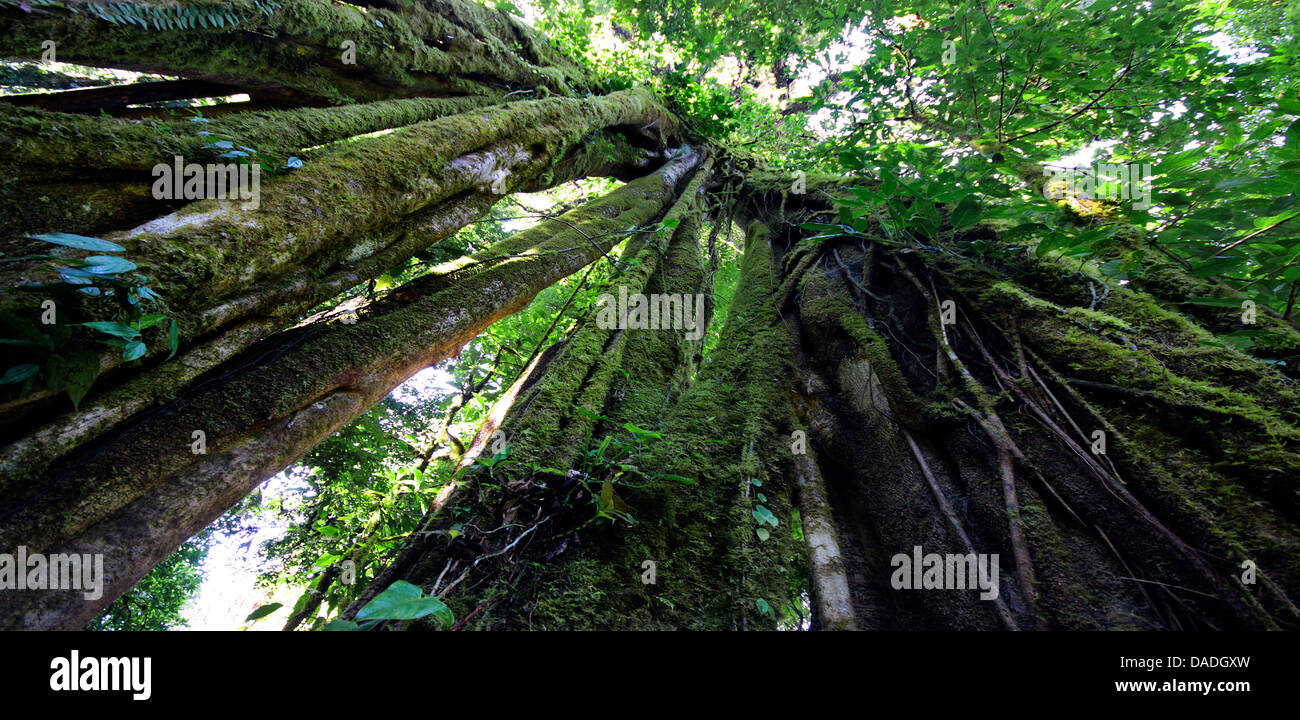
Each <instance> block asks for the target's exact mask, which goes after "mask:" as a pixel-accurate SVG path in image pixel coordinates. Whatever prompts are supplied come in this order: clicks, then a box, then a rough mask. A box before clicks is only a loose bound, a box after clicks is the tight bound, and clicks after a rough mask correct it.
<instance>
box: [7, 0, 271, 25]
mask: <svg viewBox="0 0 1300 720" xmlns="http://www.w3.org/2000/svg"><path fill="white" fill-rule="evenodd" d="M23 2H24V0H0V6H9V7H18V6H19V5H20V4H22V3H23ZM26 4H27V6H28V7H62V8H65V9H67V10H69V11H71V12H72V13H74V14H77V15H82V14H89V15H94V16H95V17H97V18H99V19H100V20H104V21H106V22H110V23H113V24H114V25H138V26H140V27H142V28H144V29H146V30H148V29H149V28H153V29H154V30H193V29H195V28H205V29H210V30H217V29H220V28H225V27H230V26H233V25H236V24H238V23H241V22H244V21H246V20H248V19H249V18H248V16H247V15H244V14H242V12H243V8H236V7H234V6H233V5H229V4H223V5H219V6H218V5H212V6H208V5H176V6H165V7H158V6H153V5H138V4H134V3H100V2H84V3H75V4H65V3H64V2H60V0H26ZM252 6H253V7H255V8H257V9H258V10H259V11H261V13H262V14H263V15H266V16H268V17H269V16H270V15H272V14H274V13H275V12H276V11H277V10H279V9H280V7H281V5H280V3H279V2H277V1H276V0H252Z"/></svg>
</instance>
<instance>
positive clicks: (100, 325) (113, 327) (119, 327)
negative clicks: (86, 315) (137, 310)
mask: <svg viewBox="0 0 1300 720" xmlns="http://www.w3.org/2000/svg"><path fill="white" fill-rule="evenodd" d="M81 324H82V325H85V326H86V327H88V328H93V329H95V330H98V331H100V332H102V333H108V334H109V335H115V336H117V337H120V338H123V339H126V340H130V339H131V338H134V337H137V336H139V334H140V331H139V330H136V329H135V328H133V327H131V326H130V325H123V324H122V323H119V322H109V321H107V320H94V321H91V322H84V323H81Z"/></svg>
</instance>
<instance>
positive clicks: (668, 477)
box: [656, 474, 699, 485]
mask: <svg viewBox="0 0 1300 720" xmlns="http://www.w3.org/2000/svg"><path fill="white" fill-rule="evenodd" d="M656 477H659V478H662V479H664V480H676V481H677V482H679V483H685V484H687V485H699V483H697V482H695V481H694V480H692V479H690V478H688V477H682V476H681V475H671V474H664V475H658V476H656Z"/></svg>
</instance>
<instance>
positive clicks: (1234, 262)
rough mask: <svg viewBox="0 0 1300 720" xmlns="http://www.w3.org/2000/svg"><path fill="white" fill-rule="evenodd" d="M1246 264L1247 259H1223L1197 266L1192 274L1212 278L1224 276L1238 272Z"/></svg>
mask: <svg viewBox="0 0 1300 720" xmlns="http://www.w3.org/2000/svg"><path fill="white" fill-rule="evenodd" d="M1245 264H1246V259H1245V258H1221V259H1217V260H1211V261H1209V262H1207V263H1203V264H1201V265H1197V266H1196V267H1194V268H1192V269H1191V271H1190V272H1191V274H1192V275H1195V276H1197V277H1210V276H1213V275H1223V274H1225V273H1228V272H1231V271H1233V270H1236V269H1237V268H1239V267H1241V266H1242V265H1245Z"/></svg>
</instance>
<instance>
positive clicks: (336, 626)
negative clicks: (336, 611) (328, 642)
mask: <svg viewBox="0 0 1300 720" xmlns="http://www.w3.org/2000/svg"><path fill="white" fill-rule="evenodd" d="M361 629H362V628H361V626H360V625H358V624H356V623H354V622H352V621H351V620H331V621H329V622H328V623H326V624H325V627H323V628H321V630H327V631H329V632H348V631H356V630H361Z"/></svg>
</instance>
